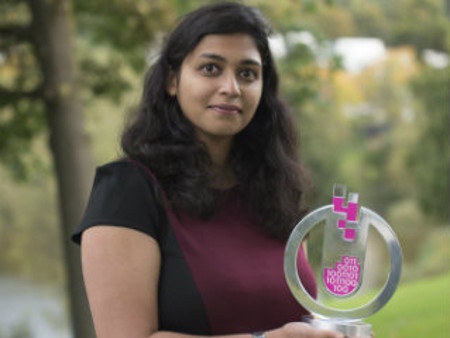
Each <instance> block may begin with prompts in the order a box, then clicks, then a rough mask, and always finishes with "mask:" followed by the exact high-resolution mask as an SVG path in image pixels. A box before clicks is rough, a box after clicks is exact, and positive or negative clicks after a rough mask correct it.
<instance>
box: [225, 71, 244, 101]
mask: <svg viewBox="0 0 450 338" xmlns="http://www.w3.org/2000/svg"><path fill="white" fill-rule="evenodd" d="M221 80H222V81H221V84H220V93H222V94H226V95H230V96H239V95H240V94H241V88H240V86H239V81H238V79H236V76H235V74H232V73H231V72H230V73H225V74H224V75H223V78H222V79H221Z"/></svg>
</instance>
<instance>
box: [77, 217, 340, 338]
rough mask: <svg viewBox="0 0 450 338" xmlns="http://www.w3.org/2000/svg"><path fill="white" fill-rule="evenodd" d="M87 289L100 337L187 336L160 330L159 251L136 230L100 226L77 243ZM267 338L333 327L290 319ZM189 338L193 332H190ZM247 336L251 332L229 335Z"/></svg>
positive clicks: (295, 337) (299, 337) (325, 334)
mask: <svg viewBox="0 0 450 338" xmlns="http://www.w3.org/2000/svg"><path fill="white" fill-rule="evenodd" d="M81 259H82V266H83V276H84V282H85V285H86V292H87V296H88V299H89V305H90V309H91V313H92V318H93V321H94V326H95V331H96V334H97V337H98V338H149V337H152V338H187V337H188V336H187V335H184V334H179V333H175V332H165V331H158V280H159V271H160V266H161V255H160V250H159V247H158V244H157V242H156V241H155V240H154V239H153V238H151V237H150V236H147V235H144V234H142V233H140V232H139V231H136V230H132V229H128V228H122V227H117V226H108V225H99V226H95V227H92V228H89V229H87V230H86V231H85V232H84V233H83V238H82V242H81ZM266 336H267V338H334V337H343V336H342V335H339V334H336V333H334V332H329V331H322V330H315V329H313V328H311V327H310V326H309V325H307V324H304V323H289V324H286V325H284V326H283V327H281V328H278V329H275V330H272V331H268V332H267V333H266ZM191 337H192V336H191ZM227 337H228V338H232V337H233V338H251V335H250V334H242V335H233V336H227Z"/></svg>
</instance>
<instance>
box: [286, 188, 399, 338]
mask: <svg viewBox="0 0 450 338" xmlns="http://www.w3.org/2000/svg"><path fill="white" fill-rule="evenodd" d="M346 197H347V196H346V186H344V185H340V184H335V185H334V188H333V203H332V204H330V205H326V206H323V207H321V208H318V209H316V210H314V211H312V212H311V213H309V214H308V215H306V216H305V217H304V218H303V219H302V220H301V221H300V222H299V223H298V224H297V225H296V226H295V228H294V229H293V230H292V232H291V234H290V237H289V239H288V241H287V244H286V250H285V256H284V271H285V275H286V281H287V283H288V285H289V288H290V290H291V292H292V294H293V295H294V297H295V298H296V300H297V301H298V302H299V303H300V304H301V305H302V306H303V307H304V308H305V309H307V310H309V312H310V313H311V316H309V317H308V318H307V321H308V322H309V323H310V324H311V325H312V326H313V327H316V328H320V329H327V330H333V331H338V332H341V333H343V334H344V335H345V336H346V337H352V338H366V337H370V336H371V334H372V327H371V324H369V323H366V322H364V321H362V319H364V318H367V317H369V316H371V315H372V314H374V313H375V312H376V311H378V310H380V308H382V307H383V306H384V305H385V304H386V303H387V302H388V301H389V299H390V298H391V297H392V295H393V294H394V292H395V290H396V288H397V285H398V282H399V280H400V274H401V270H402V252H401V248H400V244H399V242H398V239H397V236H396V235H395V233H394V232H393V230H392V229H391V227H390V226H389V224H388V223H387V222H386V221H385V220H384V219H383V218H382V217H380V216H379V215H378V214H376V213H375V212H373V211H371V210H370V209H367V208H365V207H359V206H358V194H356V193H349V194H348V198H347V201H346ZM319 225H323V228H321V229H323V235H322V236H323V247H322V258H321V262H320V272H319V273H316V275H320V277H319V278H318V279H319V280H318V282H317V285H318V295H317V298H313V297H312V296H311V295H310V294H309V293H308V292H307V291H306V289H305V288H304V286H303V284H302V281H301V278H300V277H299V275H298V270H297V257H298V250H299V248H300V246H301V244H302V242H303V241H304V240H305V238H306V236H307V235H309V234H310V232H311V230H312V229H313V228H314V227H316V226H319ZM371 226H372V227H374V229H375V230H376V231H377V232H378V233H379V235H380V236H381V238H382V240H383V241H384V243H385V244H386V247H387V251H388V253H389V261H390V267H389V271H388V275H387V278H386V280H385V283H384V285H383V286H382V287H381V290H380V291H379V292H378V294H376V295H375V296H373V297H371V298H369V299H367V296H365V295H364V294H363V295H362V296H359V298H358V294H359V293H361V290H362V289H364V285H365V274H364V265H365V261H366V251H367V243H368V235H369V228H370V227H371ZM366 269H368V268H367V267H366ZM367 272H369V271H367ZM356 299H358V300H359V303H358V302H356ZM361 299H362V301H361Z"/></svg>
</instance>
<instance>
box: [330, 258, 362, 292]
mask: <svg viewBox="0 0 450 338" xmlns="http://www.w3.org/2000/svg"><path fill="white" fill-rule="evenodd" d="M323 272H324V273H323V282H324V284H325V286H326V288H327V289H328V291H330V292H331V293H333V294H335V295H337V296H347V295H349V294H351V293H353V292H354V291H356V289H357V288H358V285H359V272H360V266H359V264H358V258H357V257H350V256H343V257H342V261H341V262H337V263H335V267H334V269H329V268H325V269H324V271H323Z"/></svg>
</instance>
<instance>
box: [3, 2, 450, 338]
mask: <svg viewBox="0 0 450 338" xmlns="http://www.w3.org/2000/svg"><path fill="white" fill-rule="evenodd" d="M212 2H215V1H202V0H189V1H183V0H52V1H45V0H0V338H13V337H14V338H26V337H33V338H34V337H38V338H40V337H45V338H53V337H62V338H65V337H83V338H89V337H93V334H92V329H91V327H90V321H89V313H88V310H87V307H86V304H85V301H84V295H83V289H82V280H81V277H80V272H79V261H78V255H79V249H78V247H77V246H76V245H74V244H72V243H70V241H69V234H70V233H71V231H72V230H73V229H74V227H76V225H77V223H78V222H79V219H80V215H81V213H82V210H83V207H84V204H85V202H86V198H87V196H88V193H89V190H90V186H91V184H92V179H93V174H94V168H95V166H97V165H99V164H102V163H104V162H107V161H111V160H114V159H115V158H117V157H118V156H120V155H121V152H120V147H119V138H120V132H121V130H122V128H123V126H124V125H125V124H126V122H127V121H128V120H129V115H130V112H132V111H133V109H134V108H135V107H136V105H137V104H138V101H139V97H140V94H141V88H142V81H143V74H144V71H145V69H147V68H148V67H149V65H151V62H152V60H153V59H154V57H155V56H157V53H158V47H159V46H160V44H161V41H162V40H163V38H164V34H165V33H166V32H167V31H168V30H169V29H170V28H171V27H173V24H174V22H175V21H176V19H177V18H179V16H180V15H182V14H183V13H186V12H187V11H190V10H192V9H194V8H196V7H198V6H199V5H202V4H206V3H212ZM242 2H243V3H246V4H250V5H253V6H256V7H258V8H260V9H261V11H262V12H263V13H264V14H265V15H266V16H267V17H268V18H269V20H270V21H271V22H272V25H273V29H274V34H273V37H272V38H271V47H272V50H273V52H274V54H275V55H276V60H277V63H278V67H279V72H280V75H281V80H282V82H281V91H282V94H283V97H284V98H285V99H286V101H287V102H288V104H289V105H290V106H291V107H292V110H293V111H294V112H295V114H296V116H297V117H298V125H299V129H300V139H301V152H302V153H301V157H302V159H303V162H304V164H305V165H306V167H307V168H308V169H309V170H310V173H311V176H312V178H313V181H314V185H315V190H314V193H313V194H311V195H310V196H309V197H308V202H309V205H310V206H311V208H315V207H317V206H321V205H324V204H329V203H330V196H331V192H332V187H333V184H334V183H335V182H340V183H344V184H346V185H347V186H348V189H349V191H355V192H358V193H359V195H360V203H361V204H362V205H364V206H365V207H368V208H370V209H372V210H374V211H376V212H377V213H379V214H381V215H383V216H384V218H385V219H386V220H387V221H388V222H389V223H390V224H391V225H392V227H393V228H394V230H395V231H396V232H397V234H398V237H399V240H400V242H401V245H402V248H403V253H404V271H403V274H402V279H401V283H400V286H399V289H398V292H397V293H396V294H395V295H394V297H393V299H392V300H391V302H390V303H389V304H388V305H387V306H386V307H385V308H383V309H382V310H381V311H380V312H379V313H378V314H376V315H375V316H373V317H371V318H369V319H368V320H367V321H369V322H371V323H373V325H374V330H375V333H376V336H377V337H383V338H385V337H409V338H411V337H444V336H446V333H448V332H449V331H450V324H449V323H450V320H449V319H450V227H449V159H450V156H449V155H450V153H449V126H450V125H449V116H450V112H449V94H450V78H449V75H450V73H449V54H448V53H449V47H450V35H449V30H450V26H449V16H450V5H449V1H447V0H395V1H391V0H277V1H273V0H253V1H251V0H248V1H242ZM309 246H310V248H311V247H312V249H311V250H312V254H313V255H314V243H312V244H310V245H309ZM375 247H377V245H375ZM378 247H380V246H379V245H378ZM382 249H383V248H382V246H381V250H382ZM378 264H379V265H380V266H383V265H385V264H388V263H386V260H381V261H380V262H379V263H378ZM366 269H367V267H366Z"/></svg>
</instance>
